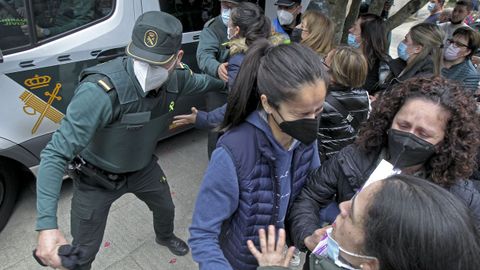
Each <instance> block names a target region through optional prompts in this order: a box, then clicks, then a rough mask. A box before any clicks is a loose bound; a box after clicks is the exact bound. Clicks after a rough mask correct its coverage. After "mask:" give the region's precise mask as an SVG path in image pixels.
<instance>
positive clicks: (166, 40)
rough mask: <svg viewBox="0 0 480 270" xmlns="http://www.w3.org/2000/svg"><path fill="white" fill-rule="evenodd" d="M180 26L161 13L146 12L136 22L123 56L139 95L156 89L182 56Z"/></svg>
mask: <svg viewBox="0 0 480 270" xmlns="http://www.w3.org/2000/svg"><path fill="white" fill-rule="evenodd" d="M182 31H183V28H182V23H181V22H180V21H179V20H178V19H177V18H175V17H173V16H172V15H170V14H168V13H165V12H161V11H149V12H146V13H144V14H142V15H140V17H139V18H138V19H137V21H136V22H135V26H134V27H133V32H132V41H131V42H130V43H129V44H128V46H127V48H126V53H127V55H129V56H130V57H132V58H133V69H134V72H135V76H136V77H137V81H138V82H139V84H140V86H141V87H142V89H143V91H145V92H148V91H150V90H153V89H157V88H159V87H160V86H161V85H163V83H164V82H165V81H166V80H167V79H168V78H169V76H170V74H172V73H173V70H174V69H175V67H176V65H177V63H179V62H180V61H181V59H182V56H183V51H182V50H180V47H181V45H182Z"/></svg>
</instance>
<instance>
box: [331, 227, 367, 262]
mask: <svg viewBox="0 0 480 270" xmlns="http://www.w3.org/2000/svg"><path fill="white" fill-rule="evenodd" d="M332 231H333V229H332V228H329V229H327V243H326V245H327V250H326V252H327V257H329V258H330V259H331V260H332V261H333V262H334V263H335V265H337V266H339V267H341V268H342V269H349V270H359V269H358V268H354V267H352V266H350V265H348V264H346V263H344V262H342V261H341V260H340V251H342V252H343V253H345V254H347V255H349V256H352V257H357V258H360V259H367V260H375V259H376V258H375V257H371V256H365V255H360V254H356V253H353V252H349V251H347V250H345V249H343V248H342V247H341V246H340V245H339V244H338V243H337V241H335V239H333V237H332Z"/></svg>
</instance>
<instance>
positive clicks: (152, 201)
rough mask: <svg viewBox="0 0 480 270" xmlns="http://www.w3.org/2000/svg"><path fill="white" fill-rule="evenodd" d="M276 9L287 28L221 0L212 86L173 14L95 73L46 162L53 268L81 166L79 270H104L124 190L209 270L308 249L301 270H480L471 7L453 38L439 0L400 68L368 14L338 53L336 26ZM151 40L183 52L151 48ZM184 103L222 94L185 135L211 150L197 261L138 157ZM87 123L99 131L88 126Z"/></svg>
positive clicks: (212, 26) (280, 261) (212, 42)
mask: <svg viewBox="0 0 480 270" xmlns="http://www.w3.org/2000/svg"><path fill="white" fill-rule="evenodd" d="M387 2H388V3H390V2H391V1H387ZM275 4H276V5H277V7H278V10H277V18H276V19H274V20H273V21H272V20H270V19H269V18H267V17H266V16H265V15H264V14H263V11H262V10H261V8H260V7H258V6H257V5H256V4H254V3H250V2H249V1H242V0H221V13H220V15H219V16H218V17H216V18H214V19H212V20H211V21H209V22H207V23H206V25H205V28H204V30H203V31H202V34H201V35H200V42H199V46H198V51H197V60H198V63H199V67H200V69H201V70H202V72H203V73H205V74H202V75H199V74H194V73H192V72H191V71H190V70H188V67H185V66H184V65H182V64H181V63H180V61H181V58H182V56H183V52H182V51H181V50H180V41H181V24H180V22H179V21H178V20H176V19H175V18H174V17H173V16H170V15H168V14H166V13H162V12H150V13H146V14H144V15H142V16H141V17H140V18H139V19H138V21H137V23H136V25H135V28H134V33H133V35H132V43H130V44H129V45H128V47H127V55H128V56H127V57H124V58H119V59H117V60H114V61H112V62H109V64H104V65H101V66H98V67H94V68H90V69H87V70H86V71H84V72H83V73H82V81H81V84H80V85H79V88H78V89H77V91H76V95H75V97H74V99H73V100H72V103H71V104H70V107H69V109H68V111H67V115H66V117H65V119H66V120H64V121H63V122H62V126H61V127H60V129H59V130H58V131H57V132H56V133H55V134H54V136H53V139H52V141H51V142H50V143H49V144H48V146H47V148H46V149H45V150H44V151H43V152H42V162H41V164H40V169H39V180H38V183H37V186H38V189H37V190H38V194H39V195H38V212H39V214H38V219H37V230H39V231H40V234H39V241H38V246H37V251H36V255H37V256H38V258H39V260H40V261H41V262H43V263H45V264H47V265H50V266H54V267H58V266H59V265H60V261H59V258H58V256H56V254H55V253H54V252H53V251H54V250H55V247H57V246H58V245H60V244H65V242H66V241H65V239H64V237H63V235H62V234H61V232H60V231H59V230H58V228H57V225H56V215H55V211H56V203H57V201H58V194H59V189H60V185H61V182H59V180H61V170H62V168H63V167H64V166H65V165H66V164H67V163H70V167H69V168H70V169H71V171H70V173H71V175H72V177H73V178H74V183H75V188H74V189H75V191H74V197H73V199H72V234H73V237H74V240H73V245H74V247H75V248H84V249H85V252H84V253H83V254H86V255H83V257H81V258H80V259H79V261H78V265H79V267H78V268H76V269H90V267H91V264H92V262H93V260H94V258H95V255H96V253H97V251H98V248H99V245H100V242H101V238H102V236H103V231H104V228H105V224H106V219H107V216H108V211H109V208H110V206H111V204H112V203H113V201H115V200H116V199H117V198H118V197H120V196H121V195H123V194H124V193H126V192H132V193H135V194H136V195H137V196H138V197H139V198H140V199H142V200H143V201H145V202H146V203H147V205H148V206H149V208H150V209H151V211H152V212H153V217H154V229H155V234H156V242H157V243H158V244H160V245H164V246H167V247H168V248H169V249H170V251H171V252H172V253H174V254H176V255H179V256H182V255H185V254H187V253H188V252H189V249H190V248H191V252H192V257H193V259H194V261H195V262H197V263H198V265H199V268H200V269H202V270H203V269H205V270H207V269H227V270H228V269H238V270H240V269H241V270H250V269H251V270H254V269H264V270H267V269H284V268H288V267H289V265H291V264H297V265H298V264H299V263H300V260H299V256H298V255H299V252H306V253H307V256H306V262H305V264H304V265H303V269H369V270H386V269H389V270H390V269H391V270H407V269H408V270H410V269H418V270H434V269H459V270H460V269H462V270H463V269H465V270H474V269H479V267H480V257H479V256H478V254H480V189H479V187H480V185H478V183H479V181H480V179H476V178H477V177H475V175H478V171H477V167H478V164H477V159H476V157H477V156H478V155H479V147H480V137H479V135H480V126H479V123H480V121H479V117H478V116H479V115H478V113H477V112H478V104H477V100H476V96H477V92H478V91H479V90H478V89H479V81H480V74H479V73H478V71H477V68H476V66H475V65H474V62H475V61H474V60H473V57H474V54H475V53H476V51H477V49H478V48H479V46H480V37H479V33H477V32H476V30H474V29H472V28H470V27H468V25H466V24H464V23H463V22H464V20H465V19H466V18H467V16H468V15H469V13H470V12H471V10H472V9H473V3H472V2H471V1H457V2H456V5H455V8H454V9H453V12H452V15H451V18H450V20H449V21H447V22H443V23H439V21H440V20H441V16H442V14H441V13H442V12H443V4H444V3H443V1H430V4H429V6H428V8H429V11H430V12H431V16H430V17H429V18H428V19H427V20H426V21H425V22H422V23H420V24H417V25H415V26H413V27H412V28H411V29H410V30H409V31H408V33H407V35H406V36H405V39H404V40H402V41H401V42H400V44H398V47H397V48H398V58H396V59H392V57H391V56H390V55H389V54H388V46H389V41H388V38H387V36H388V33H387V26H386V23H385V19H384V17H385V16H386V15H385V14H383V17H382V16H379V15H375V14H370V13H361V14H360V15H359V16H358V19H357V20H356V21H355V23H354V24H353V25H352V26H351V28H350V29H348V33H349V34H348V39H347V40H346V42H345V44H338V42H337V41H336V40H335V33H336V30H335V24H334V23H333V22H332V20H331V19H330V18H329V17H328V15H326V14H323V13H322V12H321V11H317V10H309V11H306V12H304V13H303V14H302V13H301V12H300V11H301V10H302V6H301V1H300V0H277V1H276V2H275ZM389 5H391V3H390V4H389ZM388 9H389V7H388ZM388 9H386V12H387V13H388ZM145 25H146V26H148V27H145ZM152 29H153V30H152ZM152 31H153V32H155V35H167V36H169V37H170V38H169V39H163V38H158V36H157V37H156V39H157V40H158V41H159V42H158V44H157V43H156V42H155V44H153V43H148V42H147V41H148V40H146V39H145V40H143V39H142V38H143V37H144V36H146V35H147V34H148V35H150V36H152V37H154V36H155V35H154V34H153V33H152ZM138 36H140V37H142V38H136V37H138ZM118 74H121V75H122V76H119V75H118ZM142 74H143V75H142ZM145 74H146V75H145ZM149 76H151V77H152V78H150V77H149ZM127 78H130V79H128V80H127ZM171 78H174V79H173V80H171ZM122 83H126V84H127V87H125V86H123V85H122ZM129 88H133V89H132V90H130V92H129V91H128V89H129ZM170 88H175V89H174V90H175V91H177V93H180V94H195V93H200V92H206V91H210V92H212V93H214V94H215V95H212V96H209V97H207V98H208V99H210V101H212V102H213V103H211V104H215V106H214V107H215V108H213V107H209V108H208V109H209V110H208V111H200V110H197V109H196V108H192V113H191V114H189V115H177V116H175V117H174V122H173V124H175V125H177V126H178V125H186V124H195V126H196V127H198V128H202V129H207V130H209V131H211V135H212V136H210V137H209V157H210V162H209V165H208V168H207V169H206V172H205V174H204V178H203V180H202V182H201V186H200V189H199V191H198V195H197V199H196V204H195V208H194V211H193V217H192V224H191V226H190V228H189V232H190V237H189V239H188V246H187V245H186V243H184V242H183V241H182V240H181V239H179V238H178V237H176V236H175V235H174V233H173V218H174V207H173V203H172V200H171V196H170V193H169V186H168V183H167V181H166V177H165V175H164V174H163V171H162V170H161V168H160V167H159V166H158V164H157V163H156V158H155V157H154V156H153V153H152V151H153V150H152V149H154V147H153V146H152V145H146V146H145V147H144V148H143V149H142V151H137V150H133V149H132V148H131V147H130V145H131V144H132V138H133V136H136V137H138V136H141V137H142V138H144V139H145V141H146V142H149V143H150V144H154V143H155V138H156V137H155V136H156V134H157V133H156V132H157V131H156V130H158V125H159V124H160V123H163V122H162V121H164V119H165V118H163V116H164V115H166V116H169V117H170V116H171V114H168V113H166V114H162V113H161V112H160V111H159V109H157V108H154V107H155V106H156V104H158V102H160V100H161V98H162V97H163V95H162V92H163V91H164V90H165V89H170ZM93 100H95V104H96V105H95V106H93V105H92V104H93V103H94V102H92V101H93ZM99 102H100V103H99ZM99 104H100V105H101V106H100V105H99ZM85 110H89V111H88V114H89V115H90V117H88V118H82V117H79V115H84V113H85ZM162 110H167V109H166V108H163V109H162ZM147 112H148V113H147ZM139 124H141V128H137V129H131V127H132V125H137V127H138V125H139ZM124 128H125V130H126V131H124V132H119V130H123V129H124ZM119 145H121V146H122V147H117V148H116V149H115V150H114V151H111V150H110V149H113V148H115V146H119ZM71 160H73V161H71ZM92 171H93V172H94V173H92ZM476 171H477V174H475V172H476ZM99 175H100V176H101V175H103V176H104V177H103V178H102V177H100V176H99ZM158 178H159V179H160V181H158ZM99 183H101V184H99ZM277 230H278V231H277ZM287 246H291V247H290V248H288V247H287ZM52 250H53V251H52Z"/></svg>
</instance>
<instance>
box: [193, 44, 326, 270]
mask: <svg viewBox="0 0 480 270" xmlns="http://www.w3.org/2000/svg"><path fill="white" fill-rule="evenodd" d="M327 76H328V75H327V72H326V70H325V68H324V66H323V64H322V62H321V59H320V58H319V57H318V56H317V55H316V54H315V52H313V51H312V50H311V49H309V48H307V47H304V46H302V45H299V44H292V45H285V44H282V45H279V46H275V47H273V46H271V45H270V43H269V42H268V41H266V40H259V41H257V42H256V43H254V44H253V45H252V46H251V47H250V49H249V51H248V52H247V55H246V56H245V59H244V61H243V63H242V67H241V68H240V71H239V73H238V75H237V80H236V82H235V84H234V86H233V89H232V90H231V93H230V96H229V97H228V103H227V104H228V105H227V112H226V115H225V118H224V121H223V123H222V125H221V127H220V128H221V130H222V131H225V134H224V135H223V136H222V137H221V138H220V140H219V141H218V143H217V149H216V150H215V151H214V152H213V156H212V159H211V160H210V163H209V166H208V168H207V171H206V173H205V176H204V179H203V183H202V185H201V187H200V191H199V193H198V197H197V202H196V205H195V210H194V213H193V220H192V226H191V227H190V239H189V244H190V246H191V248H192V256H193V259H194V260H195V261H196V262H198V263H199V266H200V269H242V270H250V269H251V270H253V269H256V267H257V266H258V264H257V262H256V260H255V258H254V257H253V256H252V255H251V254H250V252H249V250H248V247H247V240H252V241H253V242H254V243H255V245H257V246H258V245H259V239H258V234H257V231H258V229H260V228H265V227H266V226H268V225H270V224H272V225H275V226H276V227H279V228H283V227H284V220H285V216H286V213H287V211H288V208H289V206H290V204H291V203H292V202H293V200H294V199H295V196H297V194H299V192H300V190H301V188H302V187H303V185H304V183H305V179H306V175H307V173H308V171H309V170H310V169H313V168H317V167H318V166H319V165H320V160H319V157H318V150H317V144H316V142H315V140H316V137H317V131H318V118H317V116H318V114H319V113H320V112H321V111H322V108H323V102H324V99H325V94H326V85H327V84H328V82H327Z"/></svg>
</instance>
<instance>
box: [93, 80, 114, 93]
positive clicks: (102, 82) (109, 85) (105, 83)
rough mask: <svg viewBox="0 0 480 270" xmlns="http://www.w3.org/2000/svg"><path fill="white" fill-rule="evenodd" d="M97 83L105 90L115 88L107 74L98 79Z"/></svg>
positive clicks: (108, 90)
mask: <svg viewBox="0 0 480 270" xmlns="http://www.w3.org/2000/svg"><path fill="white" fill-rule="evenodd" d="M97 84H98V85H99V86H100V87H102V88H103V90H105V92H110V91H111V90H112V89H113V84H112V83H111V82H110V79H109V78H108V77H107V76H102V77H101V78H100V79H98V80H97Z"/></svg>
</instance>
